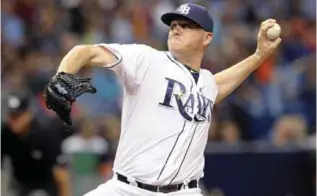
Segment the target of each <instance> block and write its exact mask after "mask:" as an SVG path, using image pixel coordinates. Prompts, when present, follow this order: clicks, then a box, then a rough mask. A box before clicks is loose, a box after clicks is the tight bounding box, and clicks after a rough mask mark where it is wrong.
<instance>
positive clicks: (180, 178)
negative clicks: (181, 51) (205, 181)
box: [87, 44, 218, 196]
mask: <svg viewBox="0 0 317 196" xmlns="http://www.w3.org/2000/svg"><path fill="white" fill-rule="evenodd" d="M100 46H102V47H105V48H107V49H108V50H110V51H111V52H112V53H113V54H115V55H116V56H117V58H118V62H117V63H115V64H113V65H105V67H107V68H110V69H112V70H113V71H115V72H116V73H117V75H118V76H119V77H120V79H121V80H122V82H123V86H124V92H123V109H122V123H121V135H120V141H119V145H118V148H117V153H116V158H115V161H114V168H113V171H114V172H117V173H120V174H122V175H124V176H127V177H129V180H130V181H131V183H132V184H133V181H134V180H136V181H139V182H142V183H146V184H151V185H168V184H179V183H187V182H189V181H191V180H195V179H199V178H201V177H203V168H204V149H205V146H206V143H207V138H208V129H209V125H210V121H211V115H212V108H213V105H214V103H215V99H216V96H217V93H218V91H217V86H216V82H215V79H214V76H213V75H212V74H211V73H210V72H209V71H207V70H204V69H201V70H200V74H199V79H198V82H197V84H196V82H195V80H194V78H193V76H192V75H191V73H190V71H189V70H188V69H187V68H186V67H185V66H184V65H183V64H181V63H180V62H178V61H176V60H175V59H174V58H173V56H172V55H171V54H170V53H169V52H166V51H158V50H155V49H153V48H151V47H149V46H146V45H137V44H132V45H120V44H100ZM115 178H116V175H114V179H113V180H112V181H111V182H107V183H105V184H104V185H101V186H100V187H99V188H97V189H96V190H93V191H91V192H90V193H88V194H87V196H99V195H100V196H102V195H108V194H109V193H110V192H111V190H114V189H122V187H126V188H127V189H126V190H127V191H128V190H138V189H139V190H140V191H141V192H140V193H138V194H136V195H142V192H144V191H146V192H145V193H147V194H144V195H151V194H152V195H153V194H154V195H155V194H162V193H154V192H149V191H147V190H144V189H140V188H138V187H133V189H131V187H130V188H128V186H133V185H128V184H124V183H121V182H119V181H117V180H116V179H115ZM114 181H115V182H114ZM116 183H117V184H118V183H119V185H118V186H115V184H116ZM109 184H111V186H110V185H109ZM107 187H108V188H107ZM110 187H111V188H110ZM113 187H116V188H113ZM98 189H99V192H100V193H99V194H98V193H97V192H98ZM110 189H111V190H110ZM107 191H108V192H107ZM182 191H183V192H182V193H181V194H182V195H183V194H185V193H184V191H188V193H189V195H192V194H198V195H199V194H200V190H199V189H197V188H196V189H195V190H190V189H188V190H182ZM193 191H194V192H193ZM111 193H112V194H114V193H116V194H115V195H133V193H132V192H121V194H120V192H115V191H114V192H111ZM173 194H177V192H175V193H173Z"/></svg>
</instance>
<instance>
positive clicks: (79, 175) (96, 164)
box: [62, 119, 112, 195]
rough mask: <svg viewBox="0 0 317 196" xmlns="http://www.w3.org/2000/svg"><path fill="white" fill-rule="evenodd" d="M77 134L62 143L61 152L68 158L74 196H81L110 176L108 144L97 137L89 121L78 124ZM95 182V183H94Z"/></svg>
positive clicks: (91, 122) (92, 123) (93, 125)
mask: <svg viewBox="0 0 317 196" xmlns="http://www.w3.org/2000/svg"><path fill="white" fill-rule="evenodd" d="M78 127H79V129H78V133H76V134H74V135H72V136H71V137H69V138H67V139H66V140H65V141H64V142H63V147H62V149H63V152H64V153H65V154H66V155H68V157H69V158H70V160H71V161H70V164H71V167H72V176H73V179H72V182H73V183H75V184H81V187H76V186H73V187H75V189H74V190H73V192H74V194H75V195H83V194H84V193H85V192H87V191H89V190H91V189H92V188H93V187H95V185H96V183H100V182H103V181H104V180H107V179H109V178H110V175H111V174H112V170H111V168H112V160H111V159H110V158H109V154H108V153H109V144H108V142H107V141H106V140H105V139H104V138H102V137H101V136H99V135H97V129H96V128H97V127H96V126H95V124H94V122H93V121H91V120H89V119H82V120H81V122H79V126H78ZM94 180H97V181H94Z"/></svg>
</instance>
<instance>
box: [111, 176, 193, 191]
mask: <svg viewBox="0 0 317 196" xmlns="http://www.w3.org/2000/svg"><path fill="white" fill-rule="evenodd" d="M117 176H118V177H117V179H118V180H119V181H121V182H125V183H127V184H130V182H129V181H128V178H127V177H125V176H123V175H121V174H118V173H117ZM136 185H137V187H139V188H142V189H146V190H148V191H152V192H162V193H170V192H173V191H179V190H181V188H182V186H183V185H184V183H181V184H171V185H165V186H155V185H150V184H144V183H142V182H137V181H136ZM187 186H188V188H197V187H198V181H197V180H192V181H190V182H189V183H188V185H187Z"/></svg>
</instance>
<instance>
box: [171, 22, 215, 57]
mask: <svg viewBox="0 0 317 196" xmlns="http://www.w3.org/2000/svg"><path fill="white" fill-rule="evenodd" d="M211 39H212V33H209V32H206V31H205V30H204V29H202V28H201V27H200V26H199V25H198V24H196V23H194V22H192V21H190V20H174V21H172V22H171V25H170V31H169V36H168V43H167V44H168V48H169V50H170V51H173V52H185V53H188V52H190V51H202V52H203V51H204V49H205V48H206V47H207V46H208V44H209V43H210V42H211Z"/></svg>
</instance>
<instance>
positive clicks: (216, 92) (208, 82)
mask: <svg viewBox="0 0 317 196" xmlns="http://www.w3.org/2000/svg"><path fill="white" fill-rule="evenodd" d="M161 19H162V21H163V22H164V23H165V24H166V25H168V26H170V30H169V35H168V42H167V44H168V51H158V50H156V49H154V48H152V47H150V46H147V45H140V44H129V45H125V44H115V43H114V44H96V45H78V46H76V47H74V48H73V49H71V50H70V51H69V53H68V54H67V55H66V56H65V57H64V58H63V60H62V61H61V63H60V66H59V68H58V71H57V74H56V75H55V76H53V77H52V79H51V81H50V82H49V84H48V85H47V87H46V89H45V99H46V105H47V107H48V108H50V109H52V110H54V111H55V112H56V113H57V114H58V115H59V116H60V118H61V119H62V120H64V121H65V122H66V123H67V124H71V123H72V122H71V118H70V112H71V105H72V103H73V102H74V101H75V100H76V97H78V96H80V95H81V94H83V93H95V92H96V89H95V88H94V87H93V86H92V85H91V83H90V79H89V78H80V77H78V76H75V75H74V74H76V72H77V71H78V70H79V69H80V68H82V67H83V66H91V65H93V66H100V67H105V68H107V69H111V70H113V71H114V72H115V73H116V74H117V76H118V77H119V78H120V79H121V81H122V84H123V89H124V93H123V103H122V104H123V108H122V126H121V135H120V140H119V144H118V148H117V153H116V158H115V161H114V167H113V172H114V175H113V178H112V179H111V180H109V181H107V182H106V183H104V184H102V185H100V186H99V187H98V188H96V189H95V190H92V191H91V192H89V193H87V194H86V195H85V196H105V195H111V196H117V195H129V196H130V195H131V196H142V195H144V196H145V195H153V196H158V195H201V194H202V193H201V190H200V188H199V180H200V179H201V178H202V177H203V175H204V173H203V170H204V149H205V146H206V143H207V137H208V129H209V126H210V121H211V116H212V109H213V106H214V105H215V104H216V103H218V102H219V101H221V100H222V99H224V98H225V97H226V96H228V95H229V94H230V93H231V92H232V91H233V90H235V89H236V88H237V87H238V86H239V85H240V84H241V83H242V82H243V81H244V80H245V79H246V78H247V77H248V76H249V75H250V74H251V73H252V72H253V71H254V70H255V69H257V68H258V67H259V66H260V65H261V63H262V62H263V61H264V60H265V59H266V58H267V57H269V56H270V55H271V54H272V53H273V52H274V51H275V49H276V48H277V46H278V45H279V44H280V42H281V39H280V38H277V39H275V40H270V39H268V37H267V36H266V32H267V30H268V29H269V28H270V27H272V26H273V25H275V24H276V21H275V20H273V19H268V20H266V21H264V22H263V23H262V24H261V27H260V29H259V32H258V37H257V48H256V50H255V52H254V54H252V55H251V56H249V57H247V58H246V59H245V60H243V61H242V62H239V63H238V64H236V65H233V66H231V67H230V68H228V69H226V70H224V71H222V72H219V73H217V74H215V75H213V74H212V73H210V72H209V71H208V70H205V69H201V63H202V59H203V55H204V53H205V51H206V49H207V47H208V45H209V44H210V43H211V41H212V38H213V33H212V32H213V20H212V18H211V16H210V14H209V13H208V11H207V9H206V8H205V7H203V6H200V5H197V4H190V3H188V4H183V5H181V6H180V7H178V8H177V9H176V10H175V11H174V12H172V13H166V14H164V15H162V17H161Z"/></svg>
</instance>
